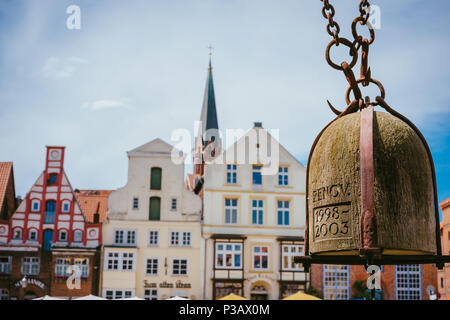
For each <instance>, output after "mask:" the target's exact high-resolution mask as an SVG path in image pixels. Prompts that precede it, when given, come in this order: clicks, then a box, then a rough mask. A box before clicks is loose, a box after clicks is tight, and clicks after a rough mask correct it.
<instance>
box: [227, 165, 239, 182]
mask: <svg viewBox="0 0 450 320" xmlns="http://www.w3.org/2000/svg"><path fill="white" fill-rule="evenodd" d="M225 179H226V184H229V185H237V184H238V168H237V164H235V163H228V164H226V167H225Z"/></svg>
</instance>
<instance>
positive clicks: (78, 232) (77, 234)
mask: <svg viewBox="0 0 450 320" xmlns="http://www.w3.org/2000/svg"><path fill="white" fill-rule="evenodd" d="M82 240H83V232H82V231H81V230H75V231H74V233H73V241H74V242H81V241H82Z"/></svg>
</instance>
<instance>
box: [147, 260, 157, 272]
mask: <svg viewBox="0 0 450 320" xmlns="http://www.w3.org/2000/svg"><path fill="white" fill-rule="evenodd" d="M146 274H148V275H152V276H154V275H158V259H156V258H152V259H147V269H146Z"/></svg>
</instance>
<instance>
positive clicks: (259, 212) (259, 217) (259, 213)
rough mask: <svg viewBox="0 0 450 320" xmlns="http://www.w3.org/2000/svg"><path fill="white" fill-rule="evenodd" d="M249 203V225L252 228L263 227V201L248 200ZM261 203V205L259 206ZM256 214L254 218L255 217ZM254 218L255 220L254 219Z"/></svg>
mask: <svg viewBox="0 0 450 320" xmlns="http://www.w3.org/2000/svg"><path fill="white" fill-rule="evenodd" d="M250 201H251V219H252V220H251V221H252V222H251V224H252V225H253V226H263V225H264V211H265V210H264V207H265V205H264V202H265V201H264V199H250ZM255 202H256V206H255ZM261 203H262V205H261ZM255 214H256V216H255ZM255 218H256V219H255Z"/></svg>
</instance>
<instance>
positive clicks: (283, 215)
mask: <svg viewBox="0 0 450 320" xmlns="http://www.w3.org/2000/svg"><path fill="white" fill-rule="evenodd" d="M276 202H277V203H276V206H277V208H276V213H277V216H276V219H277V226H283V227H288V226H290V225H291V200H290V199H276ZM280 203H281V204H282V206H281V207H280ZM286 203H287V208H286ZM280 214H281V222H282V223H280ZM286 217H287V220H288V221H287V223H286Z"/></svg>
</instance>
